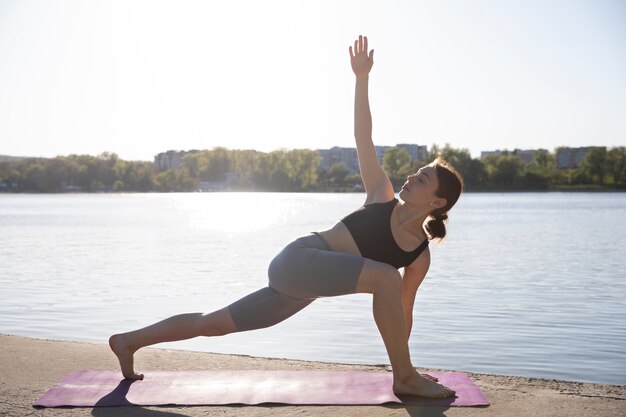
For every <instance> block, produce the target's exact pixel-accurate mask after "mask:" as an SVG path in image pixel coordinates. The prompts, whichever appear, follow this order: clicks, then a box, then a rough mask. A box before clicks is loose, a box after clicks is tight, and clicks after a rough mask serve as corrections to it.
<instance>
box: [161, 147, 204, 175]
mask: <svg viewBox="0 0 626 417" xmlns="http://www.w3.org/2000/svg"><path fill="white" fill-rule="evenodd" d="M197 152H200V151H199V150H197V149H193V150H191V151H167V152H161V153H160V154H158V155H156V156H155V157H154V165H155V166H156V168H157V170H159V171H167V170H168V169H170V168H172V169H180V167H181V166H182V158H183V156H185V155H187V154H192V153H197Z"/></svg>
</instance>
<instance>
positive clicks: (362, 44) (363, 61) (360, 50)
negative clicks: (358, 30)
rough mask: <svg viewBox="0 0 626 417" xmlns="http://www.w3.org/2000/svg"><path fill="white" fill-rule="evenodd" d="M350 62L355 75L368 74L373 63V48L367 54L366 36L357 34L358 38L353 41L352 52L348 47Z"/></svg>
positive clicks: (363, 75) (362, 75) (364, 75)
mask: <svg viewBox="0 0 626 417" xmlns="http://www.w3.org/2000/svg"><path fill="white" fill-rule="evenodd" d="M350 64H352V71H354V75H356V76H357V77H366V76H367V75H368V74H369V72H370V70H371V69H372V65H374V50H373V49H372V50H371V51H370V54H369V56H368V55H367V36H362V35H359V39H358V40H356V41H354V52H353V51H352V47H350Z"/></svg>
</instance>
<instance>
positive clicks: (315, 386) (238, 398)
mask: <svg viewBox="0 0 626 417" xmlns="http://www.w3.org/2000/svg"><path fill="white" fill-rule="evenodd" d="M428 374H429V375H432V376H435V377H437V378H439V382H440V383H442V384H443V385H445V386H447V387H449V388H451V389H453V390H454V391H456V397H451V398H445V399H431V398H421V397H413V396H396V395H395V394H394V393H393V391H392V381H393V375H392V373H391V372H380V371H372V372H367V371H250V370H245V371H244V370H236V371H145V372H144V375H145V378H144V379H143V380H142V381H129V380H125V379H122V375H121V373H120V372H119V371H76V372H73V373H71V374H70V375H68V376H66V377H65V378H63V379H62V380H61V381H59V383H57V384H56V385H55V386H54V387H52V388H50V389H49V390H48V391H47V392H46V393H45V394H43V395H42V396H41V397H40V398H39V399H38V400H37V401H35V403H34V404H33V406H42V407H60V406H76V407H104V406H124V405H169V404H176V405H218V404H261V403H282V404H336V405H348V404H350V405H357V404H359V405H361V404H383V403H389V402H391V403H402V404H414V405H430V406H477V405H488V404H489V402H488V401H487V399H486V398H485V396H484V395H483V393H482V392H481V391H480V389H479V388H478V387H477V386H476V385H474V383H473V382H472V380H471V379H470V378H469V377H468V376H467V375H466V374H464V373H462V372H428Z"/></svg>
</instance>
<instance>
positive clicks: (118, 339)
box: [109, 287, 313, 379]
mask: <svg viewBox="0 0 626 417" xmlns="http://www.w3.org/2000/svg"><path fill="white" fill-rule="evenodd" d="M311 302H313V299H300V298H295V297H290V296H288V295H283V294H280V293H278V292H276V291H275V290H274V289H273V288H270V287H265V288H261V289H260V290H258V291H256V292H254V293H252V294H249V295H247V296H245V297H243V298H242V299H240V300H238V301H236V302H234V303H232V304H230V305H229V306H228V307H224V308H222V309H219V310H216V311H214V312H212V313H208V314H202V313H187V314H179V315H176V316H172V317H170V318H167V319H165V320H161V321H159V322H157V323H154V324H152V325H150V326H147V327H144V328H142V329H138V330H134V331H130V332H127V333H121V334H115V335H113V336H111V337H110V338H109V346H110V347H111V349H112V350H113V352H114V353H115V354H116V356H117V357H118V360H119V362H120V367H121V370H122V374H123V375H124V377H125V378H128V379H143V374H137V373H135V372H134V366H133V355H134V353H135V352H136V351H137V350H139V349H141V348H142V347H145V346H149V345H153V344H156V343H162V342H173V341H177V340H185V339H191V338H194V337H197V336H222V335H225V334H229V333H235V332H239V331H246V330H253V329H260V328H263V327H268V326H272V325H274V324H276V323H279V322H281V321H283V320H285V319H287V318H288V317H291V316H292V315H294V314H295V313H297V312H298V311H300V310H302V309H303V308H304V307H306V306H307V305H309V304H310V303H311Z"/></svg>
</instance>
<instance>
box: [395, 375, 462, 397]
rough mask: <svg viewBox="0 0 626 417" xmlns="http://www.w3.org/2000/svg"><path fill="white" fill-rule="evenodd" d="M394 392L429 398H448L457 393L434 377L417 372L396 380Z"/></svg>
mask: <svg viewBox="0 0 626 417" xmlns="http://www.w3.org/2000/svg"><path fill="white" fill-rule="evenodd" d="M393 392H394V393H395V394H399V395H415V396H419V397H428V398H447V397H452V396H454V395H455V392H454V391H453V390H451V389H449V388H447V387H445V386H443V385H441V384H438V383H437V382H435V381H433V380H432V379H429V378H425V377H423V376H421V375H419V374H418V373H417V372H416V373H415V374H414V375H413V376H412V377H410V378H407V379H404V380H398V381H396V380H394V383H393Z"/></svg>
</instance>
